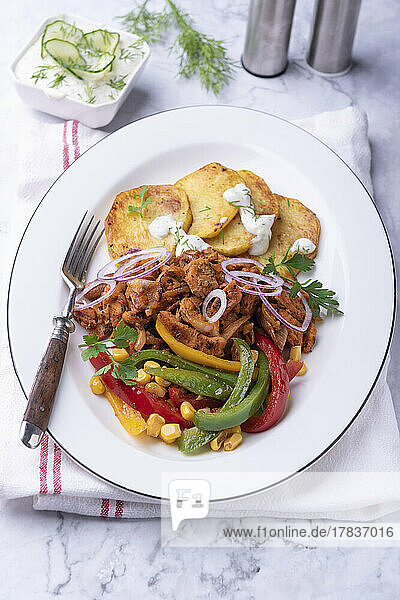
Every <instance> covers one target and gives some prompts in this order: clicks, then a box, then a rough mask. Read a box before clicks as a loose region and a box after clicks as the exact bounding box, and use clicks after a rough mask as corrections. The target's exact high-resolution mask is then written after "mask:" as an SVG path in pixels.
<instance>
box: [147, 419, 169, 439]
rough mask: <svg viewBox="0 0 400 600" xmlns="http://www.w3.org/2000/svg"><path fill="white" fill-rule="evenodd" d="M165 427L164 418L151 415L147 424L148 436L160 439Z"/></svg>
mask: <svg viewBox="0 0 400 600" xmlns="http://www.w3.org/2000/svg"><path fill="white" fill-rule="evenodd" d="M163 425H165V419H164V417H162V416H161V415H158V414H157V413H153V414H151V415H150V416H149V418H148V419H147V422H146V433H147V435H149V436H151V437H158V436H159V435H160V431H161V427H162V426H163Z"/></svg>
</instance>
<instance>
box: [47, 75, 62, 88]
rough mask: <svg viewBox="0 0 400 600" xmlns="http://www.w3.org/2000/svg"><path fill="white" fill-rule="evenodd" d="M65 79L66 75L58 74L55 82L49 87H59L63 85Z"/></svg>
mask: <svg viewBox="0 0 400 600" xmlns="http://www.w3.org/2000/svg"><path fill="white" fill-rule="evenodd" d="M65 77H66V75H65V73H56V76H55V77H54V79H53V81H52V82H51V83H49V87H51V88H55V87H58V86H59V85H61V84H62V82H63V81H64V79H65Z"/></svg>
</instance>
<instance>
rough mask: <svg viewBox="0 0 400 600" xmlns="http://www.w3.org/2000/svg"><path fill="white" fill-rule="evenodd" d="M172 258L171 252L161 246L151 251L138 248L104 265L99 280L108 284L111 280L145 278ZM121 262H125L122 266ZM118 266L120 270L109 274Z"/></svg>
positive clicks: (98, 275)
mask: <svg viewBox="0 0 400 600" xmlns="http://www.w3.org/2000/svg"><path fill="white" fill-rule="evenodd" d="M170 258H171V252H169V251H168V250H166V248H164V247H161V246H160V247H156V248H151V250H140V249H139V248H136V249H134V250H131V251H130V252H128V253H127V254H124V255H123V256H120V257H118V258H116V259H114V260H112V261H111V262H109V263H107V264H106V265H104V267H102V268H101V269H100V271H99V272H98V273H97V279H99V280H100V281H104V282H108V281H110V280H115V281H129V280H130V279H136V278H138V277H145V276H146V275H149V274H150V273H152V272H153V271H155V270H156V269H158V268H160V267H162V265H164V264H165V263H166V262H168V260H169V259H170ZM146 259H148V260H147V262H146V263H145V264H142V265H139V266H137V267H133V265H135V264H136V263H137V262H138V261H140V262H141V261H143V260H146ZM121 262H123V264H122V265H121V264H120V263H121ZM154 263H156V264H154ZM116 265H119V266H118V268H117V269H116V270H115V271H114V272H113V273H110V274H109V273H108V271H109V270H110V269H112V268H113V267H115V266H116ZM131 267H132V268H131ZM149 267H151V268H149Z"/></svg>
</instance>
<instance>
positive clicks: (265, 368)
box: [193, 350, 270, 431]
mask: <svg viewBox="0 0 400 600" xmlns="http://www.w3.org/2000/svg"><path fill="white" fill-rule="evenodd" d="M257 366H258V378H257V381H256V383H255V385H254V387H253V389H252V390H251V391H250V393H249V394H248V395H247V396H246V397H245V398H244V399H243V400H242V401H240V402H239V403H236V404H232V403H231V399H230V398H229V400H228V401H227V402H226V403H225V404H224V406H223V407H222V409H221V410H220V411H218V412H217V413H204V412H196V413H195V414H194V417H193V423H194V424H195V425H196V426H197V427H198V428H199V429H202V430H205V431H222V430H223V429H228V428H229V427H235V425H241V424H242V423H244V422H245V421H247V419H249V418H250V417H251V416H252V415H254V414H255V413H256V412H257V411H258V409H259V408H260V406H261V404H262V403H263V401H264V399H265V396H266V395H267V392H268V388H269V380H270V373H269V365H268V359H267V357H266V355H265V354H264V352H263V351H262V350H260V351H259V353H258V360H257ZM232 395H233V392H232Z"/></svg>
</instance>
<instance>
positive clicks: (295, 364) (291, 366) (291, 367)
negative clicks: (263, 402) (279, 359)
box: [286, 358, 304, 381]
mask: <svg viewBox="0 0 400 600" xmlns="http://www.w3.org/2000/svg"><path fill="white" fill-rule="evenodd" d="M303 364H304V363H303V362H302V361H301V360H292V359H290V358H289V360H288V361H287V363H286V370H287V372H288V375H289V381H292V379H293V378H294V377H296V375H297V373H298V372H299V371H301V369H302V368H303Z"/></svg>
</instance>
